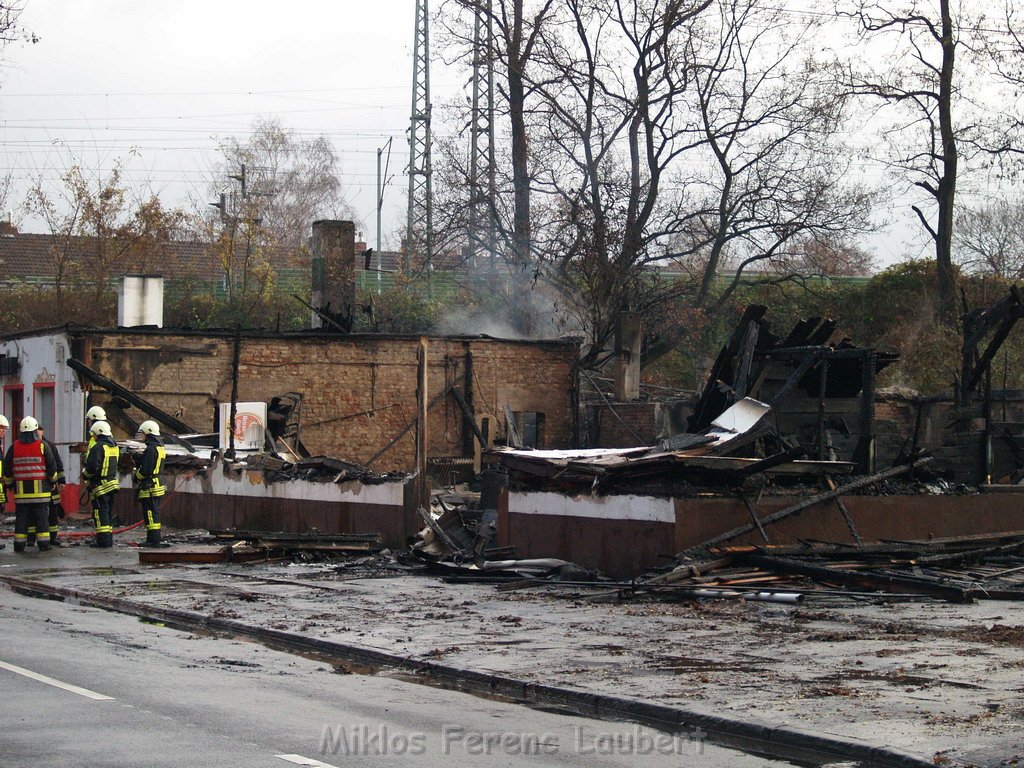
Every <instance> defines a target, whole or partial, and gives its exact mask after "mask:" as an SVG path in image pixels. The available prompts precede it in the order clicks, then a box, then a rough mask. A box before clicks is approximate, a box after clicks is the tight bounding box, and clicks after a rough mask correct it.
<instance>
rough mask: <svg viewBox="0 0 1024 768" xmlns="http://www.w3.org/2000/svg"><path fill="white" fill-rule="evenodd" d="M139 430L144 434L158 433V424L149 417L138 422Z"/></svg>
mask: <svg viewBox="0 0 1024 768" xmlns="http://www.w3.org/2000/svg"><path fill="white" fill-rule="evenodd" d="M139 432H141V433H142V434H144V435H159V434H160V425H159V424H157V423H156V422H155V421H153V420H152V419H149V420H147V421H144V422H142V423H141V424H139Z"/></svg>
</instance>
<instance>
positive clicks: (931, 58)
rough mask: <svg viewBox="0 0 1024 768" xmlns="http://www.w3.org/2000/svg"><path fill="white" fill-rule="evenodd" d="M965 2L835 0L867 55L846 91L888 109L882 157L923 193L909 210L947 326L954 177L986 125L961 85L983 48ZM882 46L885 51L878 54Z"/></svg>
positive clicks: (951, 304)
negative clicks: (930, 258)
mask: <svg viewBox="0 0 1024 768" xmlns="http://www.w3.org/2000/svg"><path fill="white" fill-rule="evenodd" d="M970 7H971V6H968V5H967V4H965V3H956V2H955V0H934V1H933V0H909V1H901V2H898V1H897V0H853V2H841V3H840V13H841V15H842V16H845V17H847V18H852V19H854V20H855V21H856V22H857V24H858V26H859V28H860V37H861V43H862V46H863V48H864V50H866V51H868V52H869V53H868V55H867V56H866V57H865V59H870V61H865V62H862V63H860V64H857V65H853V66H851V67H850V70H849V73H848V77H847V84H848V86H849V88H850V91H851V93H853V94H855V95H857V96H863V97H868V98H871V99H875V100H878V101H880V102H881V103H882V104H884V105H886V106H888V107H892V108H893V109H892V110H890V114H889V117H890V119H891V121H892V122H891V123H890V124H889V125H888V126H887V127H886V130H885V131H884V133H883V137H884V139H885V140H886V143H887V144H888V148H889V152H888V162H889V163H890V164H891V166H892V167H893V168H894V169H895V170H896V171H897V172H898V174H899V175H900V176H902V177H903V178H907V179H910V180H911V183H912V184H913V187H914V188H916V189H917V190H919V191H920V192H923V193H924V200H923V202H922V204H917V205H913V206H912V209H913V211H914V213H915V215H916V216H917V219H918V221H919V222H920V224H921V226H922V227H923V228H924V230H925V232H926V233H927V235H928V237H929V238H930V240H931V241H932V243H933V246H934V252H935V260H936V264H937V268H938V291H939V314H940V317H941V319H942V320H943V321H944V322H947V323H953V322H954V321H955V318H956V306H957V303H956V270H955V268H954V265H953V233H954V224H955V221H956V198H957V188H958V182H959V180H960V177H961V176H962V175H963V171H964V166H965V162H969V160H970V159H971V155H972V154H974V153H975V149H976V148H977V147H978V146H979V145H980V144H982V143H984V142H983V141H982V135H983V133H984V132H985V131H986V130H987V128H986V126H985V125H984V121H983V120H982V118H981V117H980V116H981V115H982V113H983V112H984V110H982V109H981V108H980V107H979V105H978V103H977V102H976V101H975V100H974V99H973V98H972V97H971V96H970V95H969V93H968V92H967V90H966V89H965V88H964V87H963V84H964V83H965V82H967V81H968V80H967V78H966V77H965V72H970V71H971V67H972V64H973V62H972V61H971V58H972V54H974V53H976V52H979V51H981V50H982V49H983V48H984V46H983V45H982V44H981V42H980V41H979V40H978V39H977V32H978V31H979V27H980V24H979V21H978V18H980V16H978V15H970V14H969V10H968V9H969V8H970ZM973 8H974V9H975V10H976V8H977V6H974V7H973ZM972 38H973V39H972ZM883 46H884V48H883ZM882 50H885V51H887V52H888V55H883V56H879V55H877V54H878V53H879V52H880V51H882ZM975 82H976V83H978V84H980V81H978V80H976V81H975ZM975 90H980V89H975Z"/></svg>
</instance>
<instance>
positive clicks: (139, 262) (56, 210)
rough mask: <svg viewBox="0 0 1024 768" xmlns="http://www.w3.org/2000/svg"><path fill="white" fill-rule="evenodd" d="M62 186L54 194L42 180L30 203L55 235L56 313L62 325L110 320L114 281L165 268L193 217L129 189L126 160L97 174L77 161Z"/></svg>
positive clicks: (34, 187)
mask: <svg viewBox="0 0 1024 768" xmlns="http://www.w3.org/2000/svg"><path fill="white" fill-rule="evenodd" d="M61 182H62V183H61V185H60V186H59V187H57V188H56V189H55V190H54V189H51V188H50V187H49V186H47V185H46V184H45V183H44V182H43V181H42V180H39V181H36V182H35V183H34V184H33V185H32V187H31V188H30V189H29V192H28V195H27V197H26V200H25V204H24V207H25V211H26V212H27V213H30V214H32V215H35V216H38V217H39V218H40V219H42V221H44V222H45V223H46V225H47V227H48V229H49V230H50V234H51V235H52V237H51V247H50V258H51V259H52V264H51V267H52V275H53V290H54V295H53V299H54V306H53V310H52V314H53V315H54V319H55V320H56V321H57V322H60V323H64V322H70V321H72V320H74V321H76V322H82V323H88V322H94V323H95V322H103V321H109V318H107V317H106V316H105V314H106V313H108V311H109V309H110V308H111V307H112V305H113V299H114V293H115V290H114V278H116V277H117V275H118V274H121V273H124V272H148V271H150V270H154V269H158V268H159V266H160V265H161V264H162V263H163V261H164V257H163V254H164V253H165V248H166V247H167V245H168V243H169V242H170V241H172V240H175V239H178V238H180V237H181V236H182V235H183V234H184V233H185V232H186V230H187V229H188V217H187V216H186V214H185V213H184V212H182V211H180V210H177V209H166V208H164V207H163V205H161V203H160V201H159V199H158V198H156V197H155V196H152V195H149V194H147V193H146V192H138V191H133V190H130V189H128V188H127V187H126V186H125V184H124V182H123V179H122V167H121V164H120V163H116V164H115V165H114V167H113V169H112V170H111V171H110V172H109V173H103V172H96V173H95V174H93V175H92V176H88V175H86V173H85V171H83V168H82V166H81V164H80V163H75V164H72V165H71V166H70V167H69V169H68V170H67V171H66V172H65V173H64V174H63V175H62V177H61Z"/></svg>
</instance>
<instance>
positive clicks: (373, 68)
mask: <svg viewBox="0 0 1024 768" xmlns="http://www.w3.org/2000/svg"><path fill="white" fill-rule="evenodd" d="M413 9H414V3H413V1H412V0H374V2H363V1H362V0H340V1H338V0H333V1H331V0H292V2H289V3H280V2H269V1H268V0H246V1H245V2H242V0H219V1H218V2H209V0H205V1H204V2H200V1H199V0H177V1H176V2H173V3H154V2H139V0H75V1H74V2H69V0H28V2H27V7H26V10H25V12H24V13H23V14H22V18H21V21H22V23H23V25H24V26H25V27H26V28H27V29H29V30H31V31H32V32H34V33H35V34H36V35H38V36H39V38H40V41H39V42H38V43H36V44H35V45H28V44H17V45H13V46H10V47H9V48H8V49H7V50H6V51H5V54H4V58H5V59H6V61H5V64H4V71H3V79H2V82H0V131H2V135H0V139H2V143H0V148H2V150H0V151H2V152H3V163H2V168H3V169H4V170H3V171H0V172H6V171H7V170H10V171H12V172H13V173H14V176H15V180H16V182H18V185H17V187H16V190H15V195H14V201H15V202H17V201H19V200H20V199H21V197H22V193H23V190H24V188H25V186H26V184H27V183H28V180H29V179H30V178H32V177H35V176H37V175H39V174H40V173H42V174H44V175H46V176H47V177H49V178H51V179H57V178H58V177H59V175H60V173H61V171H62V170H63V168H65V167H66V165H67V163H68V158H69V157H81V158H82V161H83V164H84V165H85V166H86V167H90V168H96V167H100V168H109V167H111V166H112V165H113V163H114V162H115V161H116V160H118V159H121V160H123V161H125V162H126V164H127V168H128V169H129V171H128V176H129V177H130V180H131V181H132V182H133V183H145V182H150V183H151V185H152V188H153V190H154V191H155V192H158V193H159V194H160V195H161V197H163V198H164V199H165V200H166V201H167V202H168V203H171V204H181V203H183V202H184V201H185V200H186V199H187V198H188V197H189V196H190V195H191V196H197V197H198V198H200V199H201V198H204V197H205V196H208V195H207V193H206V185H205V179H206V178H207V174H208V170H207V169H208V168H209V166H210V163H211V161H212V158H213V156H214V150H215V149H216V147H217V142H218V139H219V138H223V137H225V136H229V135H232V134H235V135H245V134H246V133H247V130H248V128H249V126H250V124H251V123H252V120H253V118H254V117H256V116H257V115H274V116H277V117H279V118H280V119H281V120H282V122H283V123H284V124H285V125H286V126H287V127H289V128H291V129H294V130H296V131H299V132H302V133H307V134H312V135H319V134H321V133H322V134H326V135H328V136H330V137H331V139H332V140H333V141H334V145H335V147H336V148H337V151H338V153H339V156H340V157H341V162H342V170H343V173H344V178H345V183H346V196H347V197H348V199H349V201H350V202H351V203H352V205H353V207H354V208H355V210H356V211H357V213H358V216H359V217H360V218H362V222H360V224H359V225H358V227H361V228H362V229H363V230H364V231H365V234H366V237H367V238H368V239H369V241H370V242H371V243H372V241H373V239H374V230H375V220H374V219H375V217H374V189H375V185H376V150H377V147H380V146H383V144H384V142H386V141H387V139H388V138H390V137H393V138H394V144H393V152H392V160H391V171H392V173H397V177H396V179H395V180H394V181H393V183H392V186H391V187H389V189H388V191H387V193H386V200H385V225H384V230H385V239H387V236H388V233H389V232H392V231H394V229H395V227H397V226H398V224H399V222H400V221H401V219H402V217H403V216H404V208H405V180H404V177H403V176H402V173H403V171H404V168H405V164H406V162H407V158H408V151H407V148H406V128H407V126H408V123H409V102H410V91H411V84H410V81H411V70H412V60H411V49H412V34H413V24H414V18H413ZM432 74H433V79H432V85H433V88H434V91H435V94H436V96H435V101H436V100H438V99H444V98H450V97H451V96H452V95H453V94H455V93H457V92H458V91H459V89H460V88H461V83H460V82H459V77H458V75H456V74H454V73H450V72H445V71H444V70H443V69H442V67H441V66H440V65H436V66H435V68H434V71H433V73H432ZM133 150H134V151H135V152H137V156H135V154H134V153H133ZM23 225H24V226H25V227H26V228H28V229H32V230H36V231H41V224H40V223H39V222H33V221H24V222H23ZM389 245H390V244H389Z"/></svg>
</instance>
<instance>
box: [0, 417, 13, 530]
mask: <svg viewBox="0 0 1024 768" xmlns="http://www.w3.org/2000/svg"><path fill="white" fill-rule="evenodd" d="M10 426H11V422H9V421H8V420H7V417H6V416H4V415H3V414H2V413H0V448H2V447H3V444H4V438H6V437H7V430H8V429H9V428H10ZM3 474H4V462H3V451H2V450H0V477H3ZM6 506H7V489H6V488H5V487H4V484H3V483H2V482H0V512H3V510H4V508H5V507H6Z"/></svg>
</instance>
